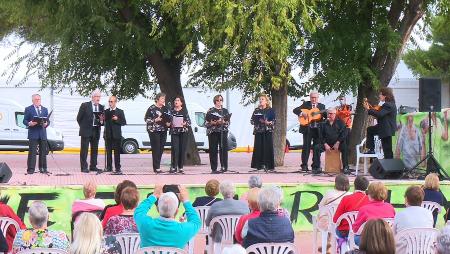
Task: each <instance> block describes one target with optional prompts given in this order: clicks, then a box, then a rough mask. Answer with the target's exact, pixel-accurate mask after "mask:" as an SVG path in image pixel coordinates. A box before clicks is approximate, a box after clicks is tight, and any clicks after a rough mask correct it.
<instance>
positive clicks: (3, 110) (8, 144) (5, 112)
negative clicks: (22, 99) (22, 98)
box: [0, 99, 64, 151]
mask: <svg viewBox="0 0 450 254" xmlns="http://www.w3.org/2000/svg"><path fill="white" fill-rule="evenodd" d="M24 110H25V107H23V106H21V105H20V104H18V103H17V102H15V101H13V100H9V99H2V100H0V150H2V151H28V129H27V128H26V126H25V125H24V124H23V117H24ZM47 139H48V144H49V150H50V151H61V150H63V149H64V141H63V135H62V133H61V131H58V130H57V129H55V128H53V127H51V126H49V127H47Z"/></svg>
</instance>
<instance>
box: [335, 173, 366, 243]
mask: <svg viewBox="0 0 450 254" xmlns="http://www.w3.org/2000/svg"><path fill="white" fill-rule="evenodd" d="M354 185H355V192H353V193H352V194H350V195H347V196H345V197H343V198H342V200H341V202H340V203H339V205H338V207H337V208H336V212H335V213H334V217H333V222H334V223H336V222H337V220H338V219H339V217H340V216H341V215H342V214H344V213H347V212H353V211H359V208H360V207H362V206H364V205H366V204H367V203H369V198H368V197H367V195H366V193H365V191H366V190H367V186H369V180H368V179H367V178H366V177H364V176H361V175H359V176H357V177H356V178H355V182H354ZM349 230H350V228H349V225H348V222H347V220H342V221H341V223H340V224H339V225H338V227H337V229H336V234H337V235H338V236H339V237H340V238H344V237H346V236H347V235H348V231H349Z"/></svg>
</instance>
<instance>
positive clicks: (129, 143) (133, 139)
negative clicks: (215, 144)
mask: <svg viewBox="0 0 450 254" xmlns="http://www.w3.org/2000/svg"><path fill="white" fill-rule="evenodd" d="M187 105H188V107H187V109H188V112H189V118H190V119H191V127H192V131H193V132H194V137H195V142H196V143H197V148H198V149H199V150H203V151H208V149H209V144H208V137H207V136H206V127H205V115H206V110H205V109H204V108H203V107H201V106H200V105H198V104H195V103H189V104H187ZM143 117H144V116H142V118H143ZM142 122H143V121H142ZM236 145H237V144H236V138H235V137H234V135H233V134H232V133H231V132H230V131H229V132H228V150H233V149H235V148H236ZM170 146H171V143H170V135H168V136H167V142H166V145H165V148H166V149H170ZM149 149H151V145H150V138H149V137H148V132H147V125H146V124H145V123H142V124H140V123H139V124H133V123H132V124H127V125H125V126H122V153H127V154H132V153H137V152H138V151H139V150H149Z"/></svg>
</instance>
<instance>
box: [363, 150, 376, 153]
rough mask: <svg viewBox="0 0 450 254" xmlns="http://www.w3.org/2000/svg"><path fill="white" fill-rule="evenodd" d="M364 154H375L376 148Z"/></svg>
mask: <svg viewBox="0 0 450 254" xmlns="http://www.w3.org/2000/svg"><path fill="white" fill-rule="evenodd" d="M364 154H375V151H374V150H368V151H366V152H364Z"/></svg>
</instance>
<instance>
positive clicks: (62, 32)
mask: <svg viewBox="0 0 450 254" xmlns="http://www.w3.org/2000/svg"><path fill="white" fill-rule="evenodd" d="M183 2H185V1H181V0H180V1H176V0H174V1H162V0H161V1H159V0H148V1H142V0H105V1H100V0H97V1H93V0H65V1H53V0H17V1H9V0H0V6H1V9H0V10H2V13H1V15H0V20H6V21H7V22H8V23H7V24H8V26H6V27H5V28H3V27H2V29H3V30H4V31H6V33H16V34H18V35H19V36H21V37H22V38H24V40H26V41H27V42H30V43H32V44H33V45H35V48H34V51H32V52H30V53H29V54H27V55H25V56H24V57H21V58H19V59H18V60H17V61H15V63H14V64H13V65H12V66H11V72H10V73H11V76H10V78H12V76H13V75H14V74H15V72H16V70H17V68H18V66H19V65H20V64H21V63H25V64H26V65H27V67H28V69H29V70H30V72H29V73H28V74H32V73H33V71H36V72H37V73H38V76H39V78H40V79H41V80H42V86H43V87H50V86H51V87H54V88H56V89H62V88H65V87H70V85H71V84H76V87H75V89H74V91H77V92H79V93H80V94H82V95H87V94H89V93H90V92H91V91H92V90H94V89H95V88H100V89H101V90H103V91H106V90H108V92H110V93H111V94H116V95H118V96H119V97H120V98H134V97H135V96H137V95H139V94H144V93H145V92H146V91H149V90H154V89H155V88H156V87H157V85H159V88H160V89H161V91H162V92H164V93H166V94H167V96H168V99H173V98H174V97H175V96H176V95H183V91H182V86H181V80H180V75H181V69H182V64H183V61H184V59H185V57H186V56H188V55H189V54H193V53H195V48H196V47H195V45H196V44H197V41H198V38H197V37H195V36H193V32H194V30H193V29H192V27H189V26H188V24H177V23H176V21H177V19H176V18H175V17H176V16H177V15H178V13H179V12H180V9H179V7H180V6H181V5H182V3H183ZM183 8H190V9H189V10H187V9H183V11H192V10H193V9H194V8H195V6H194V5H193V4H190V5H183ZM193 45H194V46H193ZM188 49H189V50H188ZM27 76H29V75H27ZM26 79H27V77H25V78H24V79H23V80H22V82H25V81H26ZM188 140H189V144H188V149H187V151H188V152H187V157H188V162H191V163H195V164H198V163H200V157H199V155H198V152H197V147H196V145H195V141H194V138H193V134H192V130H190V135H189V138H188Z"/></svg>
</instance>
